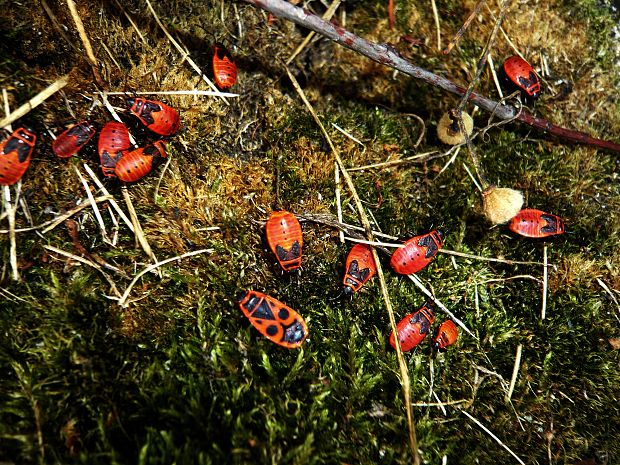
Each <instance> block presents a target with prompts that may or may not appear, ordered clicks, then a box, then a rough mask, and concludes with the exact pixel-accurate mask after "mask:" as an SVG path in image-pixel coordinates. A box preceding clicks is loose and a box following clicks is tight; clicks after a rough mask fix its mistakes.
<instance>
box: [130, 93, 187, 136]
mask: <svg viewBox="0 0 620 465" xmlns="http://www.w3.org/2000/svg"><path fill="white" fill-rule="evenodd" d="M127 106H128V107H129V111H130V112H131V113H133V114H134V115H135V116H137V117H138V119H139V120H140V121H141V122H142V124H144V125H145V126H146V127H147V128H149V129H150V130H151V131H153V132H154V133H155V134H159V135H160V136H171V135H172V134H174V133H175V132H177V131H178V130H179V126H180V125H181V118H180V116H179V112H178V111H176V110H175V109H174V108H172V107H171V106H168V105H166V104H165V103H162V102H158V101H156V100H147V99H144V98H129V99H127Z"/></svg>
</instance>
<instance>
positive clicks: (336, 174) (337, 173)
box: [334, 162, 344, 244]
mask: <svg viewBox="0 0 620 465" xmlns="http://www.w3.org/2000/svg"><path fill="white" fill-rule="evenodd" d="M334 182H335V184H336V208H337V213H338V221H339V222H340V223H342V202H341V201H340V168H338V163H336V162H334ZM338 237H339V238H340V243H341V244H344V231H343V230H342V229H340V230H339V231H338Z"/></svg>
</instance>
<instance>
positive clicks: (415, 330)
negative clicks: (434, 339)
mask: <svg viewBox="0 0 620 465" xmlns="http://www.w3.org/2000/svg"><path fill="white" fill-rule="evenodd" d="M433 321H435V309H434V308H433V306H432V305H431V303H430V302H424V303H423V304H422V306H421V307H420V308H418V309H417V310H416V311H415V312H413V313H410V314H409V315H407V316H405V318H403V319H402V320H400V321H399V322H398V324H397V325H396V332H397V333H398V341H399V342H400V348H401V349H402V351H403V352H408V351H410V350H411V349H413V348H414V347H415V346H417V345H418V344H419V343H420V342H422V340H423V339H424V338H425V337H426V335H427V334H428V331H429V330H430V329H431V325H432V324H433ZM390 345H391V346H392V347H393V348H395V349H396V340H395V338H394V332H392V334H390Z"/></svg>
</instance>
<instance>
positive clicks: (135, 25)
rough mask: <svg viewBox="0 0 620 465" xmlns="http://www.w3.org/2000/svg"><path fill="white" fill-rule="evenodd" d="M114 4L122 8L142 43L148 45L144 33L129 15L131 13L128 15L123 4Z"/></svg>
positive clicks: (116, 1)
mask: <svg viewBox="0 0 620 465" xmlns="http://www.w3.org/2000/svg"><path fill="white" fill-rule="evenodd" d="M114 3H116V6H118V7H119V8H120V10H121V11H122V12H123V14H124V15H125V17H126V18H127V21H129V23H130V24H131V25H132V27H133V29H134V31H136V34H138V37H140V40H141V41H142V43H143V44H145V45H147V42H146V39H145V38H144V36H143V35H142V32H140V29H139V28H138V25H137V24H136V22H135V21H134V20H133V18H132V17H131V16H130V15H129V13H127V11H125V8H123V5H122V4H121V2H119V1H118V0H114Z"/></svg>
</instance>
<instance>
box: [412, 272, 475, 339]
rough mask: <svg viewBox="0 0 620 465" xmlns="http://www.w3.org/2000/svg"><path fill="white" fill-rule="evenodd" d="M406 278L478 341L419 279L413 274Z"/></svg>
mask: <svg viewBox="0 0 620 465" xmlns="http://www.w3.org/2000/svg"><path fill="white" fill-rule="evenodd" d="M407 277H408V278H409V279H410V280H411V281H413V282H414V284H415V285H416V286H418V288H419V289H420V290H421V291H422V292H423V293H424V294H425V295H426V296H427V297H428V298H429V299H432V300H433V302H435V304H436V305H437V306H438V307H439V308H441V309H442V310H443V311H444V312H446V313H447V314H448V316H449V317H450V318H452V319H453V320H454V322H455V323H456V324H457V325H459V326H460V327H461V328H463V329H464V330H465V331H466V332H467V333H468V334H469V335H470V336H471V337H473V338H474V339H476V340H478V338H477V337H476V335H475V334H474V333H472V332H471V330H470V329H469V328H468V327H467V326H465V323H463V322H462V321H461V320H460V319H459V318H457V317H456V316H454V313H452V312H451V311H450V310H448V308H447V307H446V306H445V305H444V304H442V303H441V302H440V301H439V300H438V299H437V298H435V296H434V295H433V294H432V293H431V291H429V290H428V289H427V288H426V286H425V285H424V284H423V283H422V281H420V278H418V277H417V276H416V275H414V274H410V275H407Z"/></svg>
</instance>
